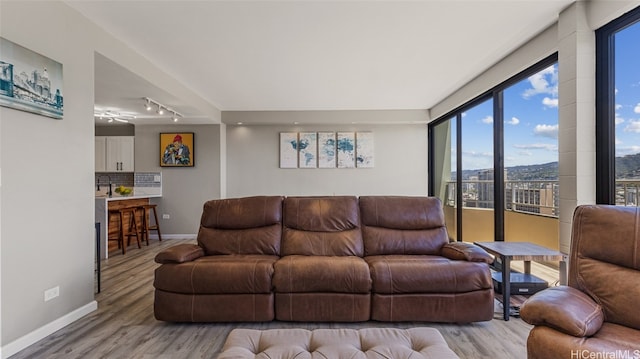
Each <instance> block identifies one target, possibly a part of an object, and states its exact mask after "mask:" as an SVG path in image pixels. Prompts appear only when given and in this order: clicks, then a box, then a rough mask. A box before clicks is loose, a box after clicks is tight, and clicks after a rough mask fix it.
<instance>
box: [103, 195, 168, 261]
mask: <svg viewBox="0 0 640 359" xmlns="http://www.w3.org/2000/svg"><path fill="white" fill-rule="evenodd" d="M97 194H98V193H97ZM161 197H162V195H161V194H141V193H135V189H134V194H132V195H129V196H120V195H117V194H116V193H114V194H113V196H112V197H108V196H106V195H102V194H98V195H97V196H96V197H95V217H96V218H95V221H96V222H99V223H100V253H101V256H102V259H106V258H108V257H109V233H111V235H113V236H115V233H117V232H118V230H119V228H118V225H117V221H115V220H114V221H111V223H110V221H109V210H110V209H118V208H123V207H128V206H137V205H140V204H147V203H149V199H150V198H161ZM138 223H141V222H138ZM125 225H126V222H125ZM132 248H133V247H132ZM136 248H137V247H136Z"/></svg>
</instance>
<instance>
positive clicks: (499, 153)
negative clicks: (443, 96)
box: [427, 52, 558, 242]
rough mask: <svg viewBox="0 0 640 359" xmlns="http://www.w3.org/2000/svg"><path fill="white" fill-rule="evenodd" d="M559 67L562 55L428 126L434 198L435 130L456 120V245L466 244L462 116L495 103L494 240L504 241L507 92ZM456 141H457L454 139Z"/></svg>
mask: <svg viewBox="0 0 640 359" xmlns="http://www.w3.org/2000/svg"><path fill="white" fill-rule="evenodd" d="M556 64H558V53H557V52H554V53H553V54H551V55H549V56H547V57H545V58H543V59H542V60H540V61H538V62H536V63H535V64H533V65H532V66H530V67H528V68H527V69H525V70H523V71H521V72H519V73H517V74H515V75H514V76H512V77H510V78H508V79H507V80H505V81H503V82H501V83H500V84H498V85H496V86H494V87H493V88H491V89H489V90H487V91H485V92H483V93H481V94H480V95H478V96H476V97H474V98H473V99H471V100H469V101H467V102H465V103H464V104H462V105H460V106H458V107H456V108H455V109H453V110H451V111H449V112H447V113H445V114H444V115H442V116H440V117H438V118H437V119H435V120H434V121H431V122H430V123H429V124H428V135H427V136H428V141H429V146H428V148H429V156H428V171H429V172H428V194H429V196H434V192H435V188H434V183H435V171H434V169H435V168H434V159H433V155H434V153H435V151H434V150H435V148H434V146H435V142H434V140H435V138H434V131H433V128H434V127H435V126H437V125H439V124H441V123H444V122H446V121H449V120H451V119H452V118H454V117H455V118H456V173H457V174H458V175H457V177H456V188H457V190H456V204H457V206H456V217H457V220H456V236H457V238H455V240H456V241H458V242H461V241H462V240H463V238H464V237H463V233H462V221H463V220H464V219H463V218H462V191H460V189H461V188H462V113H463V112H465V111H466V110H468V109H471V108H472V107H474V106H476V105H478V104H480V103H482V102H484V101H488V100H490V99H491V100H493V119H494V121H493V186H494V191H493V193H494V240H495V241H504V207H505V206H504V98H503V93H504V90H505V89H507V88H509V87H510V86H512V85H514V84H516V83H518V82H520V81H522V80H524V79H526V78H528V77H530V76H532V75H534V74H536V73H538V72H540V71H542V70H544V69H545V68H547V67H549V66H552V65H556ZM452 140H453V139H452Z"/></svg>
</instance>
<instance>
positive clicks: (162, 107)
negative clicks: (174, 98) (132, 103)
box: [142, 97, 184, 122]
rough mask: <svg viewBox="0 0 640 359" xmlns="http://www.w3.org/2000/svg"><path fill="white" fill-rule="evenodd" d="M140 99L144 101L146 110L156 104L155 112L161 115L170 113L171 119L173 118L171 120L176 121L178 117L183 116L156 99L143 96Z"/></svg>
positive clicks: (149, 109)
mask: <svg viewBox="0 0 640 359" xmlns="http://www.w3.org/2000/svg"><path fill="white" fill-rule="evenodd" d="M142 99H143V100H144V101H145V103H144V105H145V108H146V109H147V110H148V111H151V108H152V106H157V107H158V109H157V110H156V113H157V114H158V115H161V116H162V115H164V114H165V113H168V114H171V119H172V120H173V122H178V119H179V118H180V117H184V116H183V115H182V114H181V113H180V112H178V111H176V110H174V109H172V108H170V107H167V106H165V105H163V104H161V103H160V102H158V101H156V100H153V99H151V98H149V97H143V98H142Z"/></svg>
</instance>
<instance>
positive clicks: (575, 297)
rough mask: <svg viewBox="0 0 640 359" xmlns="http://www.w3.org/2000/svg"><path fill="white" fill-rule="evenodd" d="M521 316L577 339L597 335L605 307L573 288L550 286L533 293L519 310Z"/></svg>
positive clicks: (533, 323)
mask: <svg viewBox="0 0 640 359" xmlns="http://www.w3.org/2000/svg"><path fill="white" fill-rule="evenodd" d="M520 317H521V318H522V320H524V321H525V322H527V323H529V324H532V325H544V326H547V327H550V328H553V329H556V330H559V331H561V332H563V333H566V334H569V335H572V336H574V337H589V336H592V335H593V334H595V333H596V332H597V331H598V330H600V327H601V326H602V322H603V321H604V312H603V311H602V307H601V306H600V305H599V304H597V303H596V302H594V301H593V299H591V297H589V296H588V295H587V294H585V293H583V292H581V291H579V290H578V289H575V288H573V287H567V286H560V287H551V288H547V289H545V290H543V291H542V292H538V293H536V294H534V295H533V296H532V297H531V298H529V299H528V300H527V301H526V302H525V303H524V304H523V305H522V307H521V308H520Z"/></svg>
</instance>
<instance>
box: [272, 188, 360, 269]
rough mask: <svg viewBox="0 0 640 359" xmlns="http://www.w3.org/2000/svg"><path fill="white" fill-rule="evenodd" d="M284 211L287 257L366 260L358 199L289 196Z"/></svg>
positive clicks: (283, 238) (283, 244)
mask: <svg viewBox="0 0 640 359" xmlns="http://www.w3.org/2000/svg"><path fill="white" fill-rule="evenodd" d="M283 212H284V213H283V217H284V218H283V222H284V232H283V235H282V255H283V256H285V255H295V254H298V255H319V256H359V257H362V255H363V244H362V234H361V231H360V216H359V212H358V200H357V198H356V197H351V196H335V197H287V198H285V200H284V205H283Z"/></svg>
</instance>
